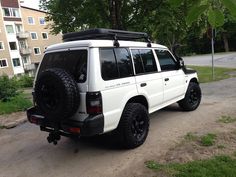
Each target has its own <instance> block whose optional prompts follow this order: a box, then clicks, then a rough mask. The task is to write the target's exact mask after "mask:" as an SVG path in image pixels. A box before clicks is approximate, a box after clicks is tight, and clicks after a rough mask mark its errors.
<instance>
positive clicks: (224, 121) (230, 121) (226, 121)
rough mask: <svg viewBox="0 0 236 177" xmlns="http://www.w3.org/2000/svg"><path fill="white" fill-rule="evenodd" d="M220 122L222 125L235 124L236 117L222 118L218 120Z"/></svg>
mask: <svg viewBox="0 0 236 177" xmlns="http://www.w3.org/2000/svg"><path fill="white" fill-rule="evenodd" d="M218 122H222V123H226V124H227V123H233V122H236V117H231V116H221V118H220V119H219V120H218Z"/></svg>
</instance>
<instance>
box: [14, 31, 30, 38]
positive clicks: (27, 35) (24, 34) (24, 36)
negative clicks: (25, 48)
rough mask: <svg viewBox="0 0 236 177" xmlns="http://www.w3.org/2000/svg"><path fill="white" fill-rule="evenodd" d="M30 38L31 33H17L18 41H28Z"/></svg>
mask: <svg viewBox="0 0 236 177" xmlns="http://www.w3.org/2000/svg"><path fill="white" fill-rule="evenodd" d="M29 36H30V33H29V32H25V31H22V32H19V33H16V37H17V38H18V39H27V38H28V37H29Z"/></svg>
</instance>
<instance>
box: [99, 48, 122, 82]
mask: <svg viewBox="0 0 236 177" xmlns="http://www.w3.org/2000/svg"><path fill="white" fill-rule="evenodd" d="M100 61H101V70H102V78H103V79H104V80H109V79H115V78H118V76H119V73H118V68H117V63H116V59H115V54H114V51H113V49H100Z"/></svg>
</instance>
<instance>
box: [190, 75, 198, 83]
mask: <svg viewBox="0 0 236 177" xmlns="http://www.w3.org/2000/svg"><path fill="white" fill-rule="evenodd" d="M190 82H194V83H196V84H199V81H198V79H197V78H196V77H194V78H192V79H191V80H190ZM190 82H189V83H190Z"/></svg>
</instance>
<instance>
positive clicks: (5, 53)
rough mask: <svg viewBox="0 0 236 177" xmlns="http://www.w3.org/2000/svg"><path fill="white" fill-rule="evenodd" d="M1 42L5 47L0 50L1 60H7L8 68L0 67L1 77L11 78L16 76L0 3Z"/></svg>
mask: <svg viewBox="0 0 236 177" xmlns="http://www.w3.org/2000/svg"><path fill="white" fill-rule="evenodd" d="M0 42H2V43H3V46H4V49H3V50H1V49H0V60H1V59H6V60H7V67H0V76H1V75H4V74H6V75H8V76H10V77H11V76H13V75H14V72H13V68H12V62H11V57H10V53H9V48H8V43H7V38H6V32H5V28H4V24H3V16H2V7H1V3H0Z"/></svg>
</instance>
